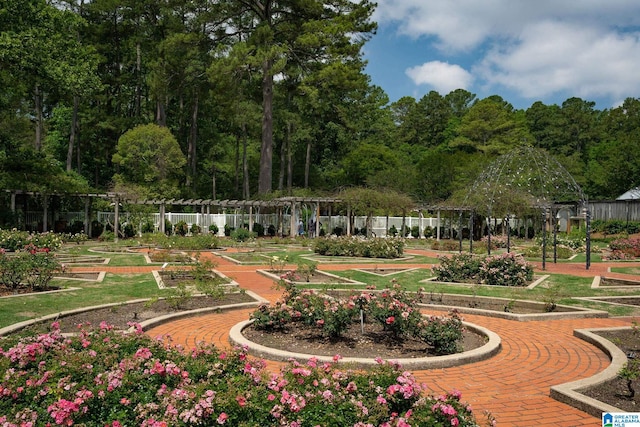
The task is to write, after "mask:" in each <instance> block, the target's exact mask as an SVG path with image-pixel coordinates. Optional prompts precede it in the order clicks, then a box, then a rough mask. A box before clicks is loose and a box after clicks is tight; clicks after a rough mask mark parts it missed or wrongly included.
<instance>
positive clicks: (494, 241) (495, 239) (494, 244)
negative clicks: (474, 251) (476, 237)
mask: <svg viewBox="0 0 640 427" xmlns="http://www.w3.org/2000/svg"><path fill="white" fill-rule="evenodd" d="M488 241H489V236H484V237H482V239H481V240H480V242H481V245H484V247H487V242H488ZM506 247H507V236H503V235H502V234H496V235H493V234H492V235H491V249H498V248H506Z"/></svg>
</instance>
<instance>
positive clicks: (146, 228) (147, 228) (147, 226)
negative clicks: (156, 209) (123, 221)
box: [140, 221, 156, 234]
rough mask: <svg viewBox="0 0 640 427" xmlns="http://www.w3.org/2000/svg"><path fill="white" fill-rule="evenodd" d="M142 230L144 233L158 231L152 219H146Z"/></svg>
mask: <svg viewBox="0 0 640 427" xmlns="http://www.w3.org/2000/svg"><path fill="white" fill-rule="evenodd" d="M140 231H141V232H142V233H143V234H144V233H153V232H155V231H156V228H155V226H154V225H153V223H152V222H151V221H145V222H144V223H143V224H142V227H141V228H140Z"/></svg>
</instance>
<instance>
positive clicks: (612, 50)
mask: <svg viewBox="0 0 640 427" xmlns="http://www.w3.org/2000/svg"><path fill="white" fill-rule="evenodd" d="M638 69H640V40H639V38H638V34H637V33H627V34H618V33H615V32H612V31H606V30H603V29H600V28H594V27H584V26H581V25H579V24H568V23H564V22H550V21H545V22H539V23H536V24H533V25H530V26H529V27H527V28H526V29H524V30H523V32H522V35H521V37H520V40H519V41H518V42H517V43H515V44H513V45H509V46H508V47H506V48H505V47H494V48H492V49H491V50H490V52H489V53H488V54H487V55H486V56H485V57H484V58H483V59H482V61H481V62H480V63H479V65H478V66H477V67H476V68H475V69H474V72H477V73H478V75H479V76H481V78H482V79H483V80H484V81H486V82H487V84H488V85H490V86H496V85H499V86H503V87H506V88H509V89H512V90H515V91H516V92H518V93H520V94H521V95H522V96H524V97H527V98H536V97H544V96H547V95H551V94H554V93H558V92H567V93H571V94H573V95H575V96H580V97H583V98H590V97H598V96H607V97H614V98H619V97H621V96H625V94H626V96H634V95H635V94H637V93H639V92H640V74H638V72H637V70H638Z"/></svg>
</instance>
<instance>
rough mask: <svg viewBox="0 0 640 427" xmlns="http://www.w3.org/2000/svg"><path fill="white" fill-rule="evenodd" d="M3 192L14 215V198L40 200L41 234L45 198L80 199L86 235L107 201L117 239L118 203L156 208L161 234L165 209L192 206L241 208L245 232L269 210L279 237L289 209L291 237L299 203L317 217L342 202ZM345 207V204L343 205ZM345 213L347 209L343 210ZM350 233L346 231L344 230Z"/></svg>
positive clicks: (45, 219)
mask: <svg viewBox="0 0 640 427" xmlns="http://www.w3.org/2000/svg"><path fill="white" fill-rule="evenodd" d="M5 192H7V193H10V197H11V201H10V209H11V211H12V212H14V213H15V212H16V196H17V195H23V196H27V197H28V196H30V197H36V196H39V197H42V200H43V203H42V204H43V219H42V224H43V231H47V230H48V228H49V224H48V214H49V212H48V202H47V201H48V199H49V198H50V197H52V196H65V197H77V198H79V199H83V200H84V229H85V231H86V232H88V231H89V227H90V220H89V218H90V215H89V209H90V205H91V200H92V199H96V198H98V199H104V200H109V201H110V202H111V203H112V205H113V207H114V214H115V220H114V224H113V225H114V233H115V235H116V236H118V230H119V226H120V213H121V212H120V207H121V204H122V203H128V204H133V205H150V206H155V207H157V209H158V211H159V213H160V218H161V220H160V231H162V232H165V231H166V230H165V224H164V223H165V222H164V218H165V215H166V207H167V206H192V207H194V208H195V209H199V211H200V213H202V214H211V213H212V212H211V211H212V209H215V210H218V211H220V210H226V209H242V210H243V211H247V212H248V216H249V229H252V228H253V222H254V212H257V211H258V210H260V209H270V210H273V211H274V212H275V213H276V214H277V217H278V227H277V229H278V234H279V235H282V234H283V232H284V230H285V228H286V225H285V224H284V220H283V218H284V212H285V210H289V211H290V212H291V213H292V215H291V219H290V223H289V224H288V227H289V230H290V233H291V235H294V234H295V230H296V224H295V215H294V214H293V213H295V212H296V211H297V210H300V207H301V206H302V204H310V205H312V206H313V210H314V212H315V213H316V215H317V217H319V216H320V207H321V205H325V206H327V209H328V211H329V216H331V212H332V209H333V206H334V205H336V204H340V203H343V201H342V200H341V199H337V198H331V197H280V198H275V199H270V200H214V199H136V198H131V197H128V196H127V195H126V194H121V193H114V192H110V193H41V192H34V191H24V190H5ZM347 206H348V203H347ZM347 210H348V211H349V208H347ZM315 226H316V230H315V231H316V235H318V233H319V232H320V230H319V228H320V224H319V222H318V221H316V224H315ZM347 231H348V232H350V230H347Z"/></svg>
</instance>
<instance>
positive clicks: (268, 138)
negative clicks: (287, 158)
mask: <svg viewBox="0 0 640 427" xmlns="http://www.w3.org/2000/svg"><path fill="white" fill-rule="evenodd" d="M272 66H273V61H272V60H271V59H267V60H265V61H264V62H263V63H262V74H263V76H262V145H261V147H260V176H259V178H258V193H260V194H266V193H268V192H270V191H271V177H272V166H273V165H272V161H273V111H272V109H273V76H272V75H271V68H272Z"/></svg>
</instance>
